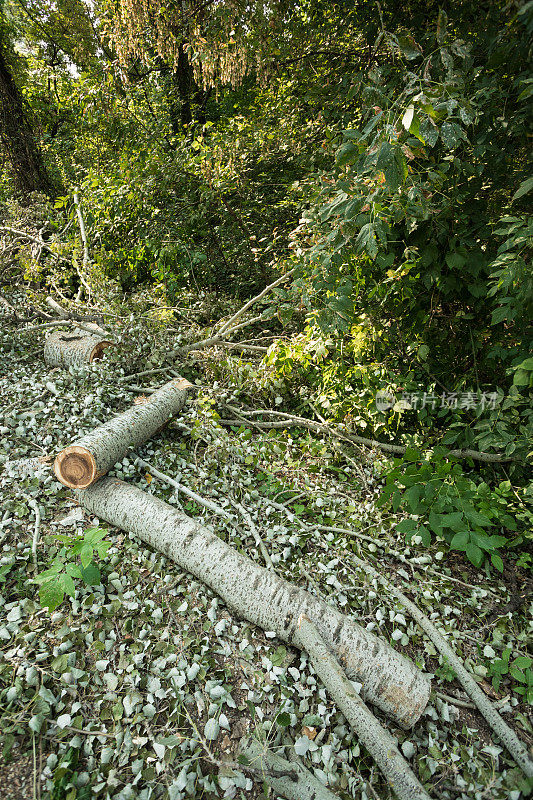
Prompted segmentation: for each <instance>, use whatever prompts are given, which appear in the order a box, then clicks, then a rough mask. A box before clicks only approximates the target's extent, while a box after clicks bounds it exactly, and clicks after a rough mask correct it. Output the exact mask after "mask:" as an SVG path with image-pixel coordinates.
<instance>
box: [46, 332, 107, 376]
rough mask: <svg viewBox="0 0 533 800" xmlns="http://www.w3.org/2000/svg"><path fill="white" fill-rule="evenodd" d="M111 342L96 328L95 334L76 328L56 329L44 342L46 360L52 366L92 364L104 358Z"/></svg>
mask: <svg viewBox="0 0 533 800" xmlns="http://www.w3.org/2000/svg"><path fill="white" fill-rule="evenodd" d="M112 344H113V342H110V341H109V340H108V339H106V338H105V337H104V336H102V335H101V334H99V333H98V332H97V330H96V329H95V332H94V334H90V333H87V331H83V330H81V328H76V329H75V330H73V331H54V332H53V333H51V334H50V336H48V338H47V339H46V341H45V343H44V360H45V363H46V364H48V366H50V367H70V366H77V367H79V366H82V365H83V364H92V362H93V361H98V360H99V359H100V358H102V356H103V354H104V350H105V349H106V348H107V347H111V346H112Z"/></svg>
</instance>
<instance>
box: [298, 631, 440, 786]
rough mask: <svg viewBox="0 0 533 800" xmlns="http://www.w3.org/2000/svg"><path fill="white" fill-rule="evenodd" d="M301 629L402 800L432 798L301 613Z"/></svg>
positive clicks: (326, 680) (332, 690) (321, 672)
mask: <svg viewBox="0 0 533 800" xmlns="http://www.w3.org/2000/svg"><path fill="white" fill-rule="evenodd" d="M299 629H300V637H301V639H302V641H303V643H304V645H305V649H306V650H307V652H308V653H309V656H310V657H311V661H312V664H313V667H314V668H315V671H316V673H317V675H318V677H319V678H320V680H321V681H322V683H323V684H324V686H325V687H326V689H327V690H328V691H329V694H330V696H331V698H332V699H333V700H334V702H335V705H336V706H337V708H339V709H340V710H341V711H342V713H343V714H344V716H345V717H346V719H347V720H348V722H349V723H350V725H351V727H352V729H353V730H354V731H355V733H356V734H357V736H358V738H359V740H360V741H361V742H362V743H363V744H364V746H365V747H366V749H367V750H368V752H369V753H370V755H371V756H372V758H373V759H374V761H375V762H376V764H377V765H378V767H379V768H380V770H381V772H382V773H383V775H384V776H385V778H386V779H387V781H388V783H389V786H390V787H391V789H392V790H393V792H394V794H395V795H396V797H398V798H399V800H430V797H429V795H428V793H427V792H426V790H425V789H424V787H423V786H422V784H421V783H420V781H419V780H418V778H417V777H416V775H415V774H414V772H413V771H412V770H411V767H410V766H409V764H408V763H407V761H406V760H405V759H404V757H403V756H402V754H401V753H400V751H399V750H398V747H397V746H396V742H395V740H394V739H393V738H392V736H391V735H390V733H389V732H388V731H387V730H385V728H383V727H382V726H381V725H380V724H379V722H378V721H377V719H376V718H375V716H374V715H373V714H372V713H371V711H370V710H369V709H368V708H367V706H366V705H365V703H364V702H363V701H362V700H361V698H360V697H359V695H358V694H357V692H356V691H355V689H354V687H353V685H352V684H351V683H350V681H349V680H348V678H347V677H346V675H345V674H344V672H343V670H342V668H341V666H340V664H339V663H338V661H337V659H336V658H335V657H334V656H332V654H331V653H330V652H329V650H328V648H327V647H326V645H325V644H324V642H323V640H322V637H321V636H320V634H319V633H318V631H317V629H316V627H315V626H314V625H313V623H312V622H311V621H310V620H309V619H308V618H307V617H305V616H302V617H301V618H300V621H299Z"/></svg>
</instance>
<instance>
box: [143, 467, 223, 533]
mask: <svg viewBox="0 0 533 800" xmlns="http://www.w3.org/2000/svg"><path fill="white" fill-rule="evenodd" d="M135 463H136V464H139V466H141V467H144V469H147V470H149V471H150V475H153V476H154V478H159V480H160V481H164V482H165V483H168V484H170V486H173V487H174V488H175V489H177V491H178V492H182V494H186V495H187V497H190V498H191V500H194V502H195V503H198V504H199V505H201V506H204V508H207V509H209V511H212V512H213V513H214V514H218V516H220V517H224V518H225V519H230V520H231V519H232V517H231V514H228V512H227V511H225V510H224V509H223V508H221V507H220V506H217V505H216V503H212V502H211V500H206V499H205V497H201V496H200V495H199V494H196V492H193V491H192V489H188V488H187V486H183V484H181V483H178V481H176V480H174V478H171V477H170V476H169V475H165V474H164V473H163V472H160V471H159V470H158V469H156V468H155V467H153V466H152V465H151V464H149V463H148V462H147V461H144V460H143V459H142V458H137V459H136V460H135Z"/></svg>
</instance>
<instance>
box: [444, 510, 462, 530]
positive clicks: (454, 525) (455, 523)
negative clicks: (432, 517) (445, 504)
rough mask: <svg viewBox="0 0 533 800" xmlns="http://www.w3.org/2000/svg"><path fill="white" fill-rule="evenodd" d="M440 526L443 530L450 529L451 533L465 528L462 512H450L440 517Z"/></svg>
mask: <svg viewBox="0 0 533 800" xmlns="http://www.w3.org/2000/svg"><path fill="white" fill-rule="evenodd" d="M440 519H441V524H442V527H443V528H451V529H452V531H457V530H458V529H459V530H461V528H464V527H465V523H464V517H463V512H462V511H452V512H451V513H450V514H441V515H440Z"/></svg>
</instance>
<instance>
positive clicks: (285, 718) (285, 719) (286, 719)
mask: <svg viewBox="0 0 533 800" xmlns="http://www.w3.org/2000/svg"><path fill="white" fill-rule="evenodd" d="M276 722H277V723H278V725H280V726H281V727H282V728H287V727H288V726H289V725H290V724H291V715H290V714H287V712H286V711H282V712H281V714H278V716H277V717H276Z"/></svg>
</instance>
